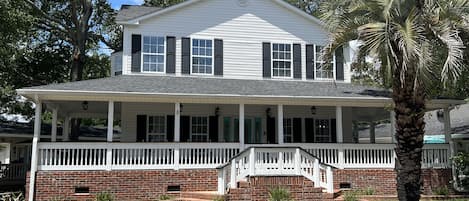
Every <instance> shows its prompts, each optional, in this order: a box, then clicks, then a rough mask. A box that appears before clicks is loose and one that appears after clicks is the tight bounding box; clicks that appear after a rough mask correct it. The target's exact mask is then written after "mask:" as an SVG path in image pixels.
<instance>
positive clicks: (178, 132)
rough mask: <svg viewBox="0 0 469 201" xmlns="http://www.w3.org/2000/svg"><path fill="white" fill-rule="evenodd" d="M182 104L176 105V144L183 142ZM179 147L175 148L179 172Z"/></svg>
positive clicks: (175, 164)
mask: <svg viewBox="0 0 469 201" xmlns="http://www.w3.org/2000/svg"><path fill="white" fill-rule="evenodd" d="M180 125H181V103H175V104H174V142H180V141H181V126H180ZM179 157H180V152H179V146H178V147H175V148H174V169H175V170H179Z"/></svg>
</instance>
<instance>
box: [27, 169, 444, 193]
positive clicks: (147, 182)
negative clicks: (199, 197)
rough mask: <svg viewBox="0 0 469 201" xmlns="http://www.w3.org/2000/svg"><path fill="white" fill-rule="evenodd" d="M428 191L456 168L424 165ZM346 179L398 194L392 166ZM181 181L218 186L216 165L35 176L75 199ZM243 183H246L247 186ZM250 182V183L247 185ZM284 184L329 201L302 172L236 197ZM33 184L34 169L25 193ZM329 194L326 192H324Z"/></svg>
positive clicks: (337, 175)
mask: <svg viewBox="0 0 469 201" xmlns="http://www.w3.org/2000/svg"><path fill="white" fill-rule="evenodd" d="M422 178H423V179H424V184H423V190H424V194H432V192H433V190H435V189H436V188H440V187H443V186H448V189H451V187H450V186H449V181H450V180H451V169H426V170H423V174H422ZM342 182H346V183H350V184H351V187H352V189H367V188H368V187H370V188H372V189H373V190H374V194H376V195H395V194H396V173H395V172H394V170H392V169H347V170H339V169H337V170H334V188H335V189H339V184H340V183H342ZM170 185H180V187H181V191H183V192H187V191H216V190H217V170H214V169H211V170H179V171H175V170H113V171H39V172H38V173H37V177H36V200H37V201H42V200H44V201H48V200H51V199H53V198H61V199H65V198H67V199H68V200H76V201H85V200H93V199H92V198H94V196H95V195H96V193H99V192H110V193H112V194H113V195H114V196H115V198H116V200H119V201H126V200H155V199H156V198H158V197H159V196H160V195H162V194H173V195H176V196H178V195H179V194H178V193H168V192H167V187H168V186H170ZM242 185H244V188H243V186H242ZM246 185H247V186H246ZM278 185H280V186H284V187H286V188H287V189H289V190H290V192H291V193H292V195H293V197H294V198H295V200H305V199H306V200H324V199H326V198H327V196H326V197H318V196H324V195H321V194H318V193H317V192H316V191H317V189H315V188H313V184H312V182H311V181H309V180H307V179H305V178H303V177H251V178H249V179H248V182H247V183H246V182H244V184H243V183H241V186H240V187H241V188H238V189H233V191H232V192H233V194H232V195H230V196H232V197H231V198H232V199H231V200H266V198H267V197H266V196H268V189H269V188H271V187H273V186H278ZM28 187H29V174H28V177H27V183H26V193H28ZM76 187H89V190H90V194H89V195H76V194H75V188H76ZM325 195H327V194H325Z"/></svg>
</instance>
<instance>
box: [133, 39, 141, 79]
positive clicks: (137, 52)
mask: <svg viewBox="0 0 469 201" xmlns="http://www.w3.org/2000/svg"><path fill="white" fill-rule="evenodd" d="M131 53H132V59H131V71H132V72H140V70H141V62H142V61H141V59H142V35H136V34H133V35H132V52H131Z"/></svg>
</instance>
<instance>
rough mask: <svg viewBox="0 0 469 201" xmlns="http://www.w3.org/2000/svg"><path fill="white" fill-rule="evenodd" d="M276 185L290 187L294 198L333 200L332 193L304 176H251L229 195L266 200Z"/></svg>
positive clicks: (234, 200) (243, 200)
mask: <svg viewBox="0 0 469 201" xmlns="http://www.w3.org/2000/svg"><path fill="white" fill-rule="evenodd" d="M276 186H281V187H284V188H285V189H288V190H289V191H290V193H291V196H292V198H293V199H294V200H311V201H314V200H318V201H319V200H325V201H327V200H333V195H332V194H327V193H322V189H321V188H314V187H313V186H314V185H313V182H311V181H310V180H308V179H306V178H304V177H249V178H248V180H247V182H240V183H239V187H238V188H236V189H230V192H229V194H228V196H227V197H228V200H229V201H249V200H253V201H265V200H268V199H269V190H270V189H271V188H272V187H276Z"/></svg>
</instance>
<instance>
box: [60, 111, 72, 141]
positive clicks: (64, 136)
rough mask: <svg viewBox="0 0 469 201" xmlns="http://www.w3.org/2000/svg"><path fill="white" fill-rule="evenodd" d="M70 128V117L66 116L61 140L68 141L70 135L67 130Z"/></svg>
mask: <svg viewBox="0 0 469 201" xmlns="http://www.w3.org/2000/svg"><path fill="white" fill-rule="evenodd" d="M69 130H70V117H69V116H66V117H65V118H64V124H63V128H62V142H66V141H69V140H70V139H69V138H70V136H69V132H68V131H69Z"/></svg>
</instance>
